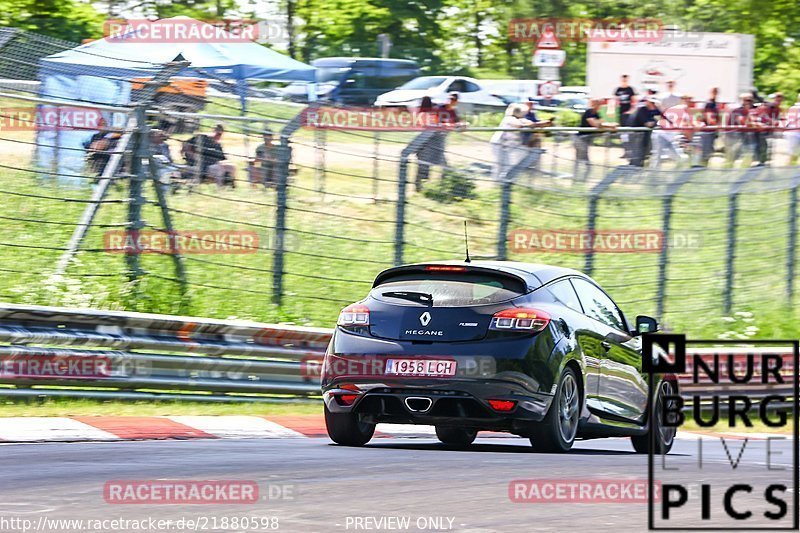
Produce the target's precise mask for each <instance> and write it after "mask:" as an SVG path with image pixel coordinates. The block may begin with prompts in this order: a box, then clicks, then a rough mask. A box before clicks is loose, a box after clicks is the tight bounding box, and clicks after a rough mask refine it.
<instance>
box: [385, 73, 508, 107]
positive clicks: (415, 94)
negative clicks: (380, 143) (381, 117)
mask: <svg viewBox="0 0 800 533" xmlns="http://www.w3.org/2000/svg"><path fill="white" fill-rule="evenodd" d="M450 93H458V95H459V96H458V106H459V110H461V111H462V112H464V113H471V112H481V111H497V110H498V109H502V108H505V107H506V106H507V105H508V102H506V101H505V100H504V99H503V98H501V97H500V96H498V95H496V94H494V93H493V92H492V91H490V90H489V89H488V88H486V87H484V86H483V84H482V83H481V82H480V81H478V80H476V79H473V78H466V77H463V76H422V77H419V78H415V79H413V80H411V81H409V82H408V83H406V84H405V85H401V86H400V87H398V88H397V89H395V90H394V91H389V92H387V93H384V94H382V95H380V96H379V97H378V99H377V100H375V105H376V106H379V107H407V108H415V107H419V104H420V101H421V100H422V98H423V97H424V96H430V98H431V100H432V101H433V103H434V104H444V103H445V102H447V99H448V95H449V94H450Z"/></svg>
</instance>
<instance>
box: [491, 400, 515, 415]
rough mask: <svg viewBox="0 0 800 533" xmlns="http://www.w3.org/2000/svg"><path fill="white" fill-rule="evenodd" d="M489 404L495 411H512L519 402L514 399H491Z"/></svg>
mask: <svg viewBox="0 0 800 533" xmlns="http://www.w3.org/2000/svg"><path fill="white" fill-rule="evenodd" d="M489 405H490V406H491V408H492V409H494V410H495V411H499V412H501V413H506V412H508V411H512V410H513V409H514V408H515V407H516V406H517V402H516V401H514V400H489Z"/></svg>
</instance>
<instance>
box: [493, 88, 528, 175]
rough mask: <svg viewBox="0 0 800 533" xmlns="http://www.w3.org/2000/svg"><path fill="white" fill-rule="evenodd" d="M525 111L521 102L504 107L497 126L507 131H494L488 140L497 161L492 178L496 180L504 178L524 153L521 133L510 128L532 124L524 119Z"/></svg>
mask: <svg viewBox="0 0 800 533" xmlns="http://www.w3.org/2000/svg"><path fill="white" fill-rule="evenodd" d="M526 112H527V109H526V107H525V106H524V105H522V104H511V105H509V106H508V107H507V108H506V113H505V116H504V117H503V120H501V121H500V124H499V125H498V126H497V127H498V128H501V129H502V130H507V131H496V132H495V133H494V135H492V138H491V140H490V141H489V142H490V143H491V145H492V151H493V152H494V156H495V160H496V161H497V163H496V164H495V167H494V179H495V180H497V181H500V180H502V179H505V177H506V175H507V174H508V171H509V170H511V168H512V167H513V166H514V165H516V164H517V163H518V162H519V161H520V160H521V159H522V158H523V157H524V155H525V149H524V148H523V145H522V135H520V132H517V131H512V130H513V129H518V128H528V127H531V126H532V125H533V123H532V122H531V121H529V120H526V119H525V113H526Z"/></svg>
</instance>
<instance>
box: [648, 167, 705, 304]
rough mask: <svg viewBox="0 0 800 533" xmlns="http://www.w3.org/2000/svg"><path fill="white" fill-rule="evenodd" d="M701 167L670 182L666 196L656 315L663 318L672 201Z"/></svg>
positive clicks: (688, 171) (690, 170) (683, 173)
mask: <svg viewBox="0 0 800 533" xmlns="http://www.w3.org/2000/svg"><path fill="white" fill-rule="evenodd" d="M700 170H701V169H700V168H692V169H689V170H686V171H684V172H682V173H681V174H680V175H679V176H678V178H677V179H676V180H675V181H673V182H672V183H670V184H669V186H668V187H667V194H666V196H665V197H664V219H663V221H662V224H661V257H660V258H659V262H658V296H657V298H656V316H657V317H659V318H662V317H663V316H664V299H665V297H666V287H667V266H668V264H669V233H670V229H671V227H670V226H671V225H670V223H671V221H672V202H673V200H675V195H676V194H677V193H678V189H680V188H681V186H683V185H684V184H685V183H686V182H688V181H689V180H690V179H692V176H694V175H695V173H697V172H698V171H700Z"/></svg>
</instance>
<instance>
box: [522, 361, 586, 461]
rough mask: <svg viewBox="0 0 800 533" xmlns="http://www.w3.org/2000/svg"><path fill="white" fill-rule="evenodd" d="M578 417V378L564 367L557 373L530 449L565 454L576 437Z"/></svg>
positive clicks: (534, 429)
mask: <svg viewBox="0 0 800 533" xmlns="http://www.w3.org/2000/svg"><path fill="white" fill-rule="evenodd" d="M579 414H580V389H579V388H578V376H577V374H576V373H575V371H574V370H573V369H572V368H569V367H567V368H565V369H564V372H563V373H562V374H561V379H560V380H559V382H558V388H557V389H556V394H555V396H554V397H553V403H552V405H551V406H550V410H549V411H548V412H547V415H546V416H545V417H544V420H542V421H541V422H539V423H538V424H536V425H535V426H534V428H533V435H532V436H531V445H532V446H533V448H534V449H535V450H537V451H541V452H559V453H561V452H568V451H569V450H570V449H571V448H572V444H573V443H574V442H575V436H576V435H577V434H578V415H579Z"/></svg>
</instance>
